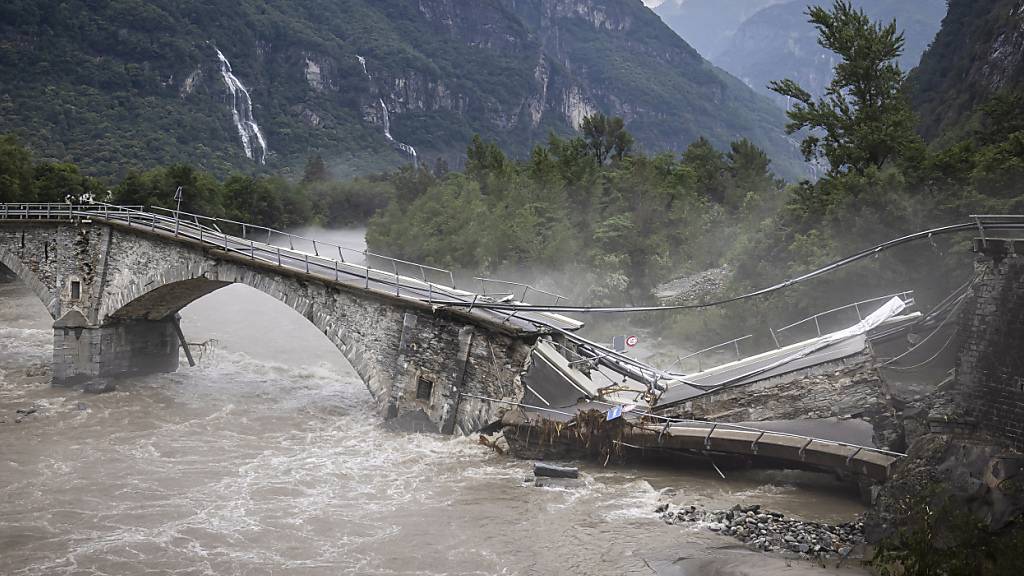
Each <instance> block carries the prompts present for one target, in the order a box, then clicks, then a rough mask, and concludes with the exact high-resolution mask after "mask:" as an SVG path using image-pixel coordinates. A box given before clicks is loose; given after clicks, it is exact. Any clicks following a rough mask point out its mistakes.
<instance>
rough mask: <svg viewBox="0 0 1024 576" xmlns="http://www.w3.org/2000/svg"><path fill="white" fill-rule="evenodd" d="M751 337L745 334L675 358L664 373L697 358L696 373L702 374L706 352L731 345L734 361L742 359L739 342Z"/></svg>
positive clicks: (751, 335) (751, 336)
mask: <svg viewBox="0 0 1024 576" xmlns="http://www.w3.org/2000/svg"><path fill="white" fill-rule="evenodd" d="M753 337H754V335H753V334H747V335H746V336H741V337H739V338H734V339H732V340H729V341H728V342H722V343H721V344H715V345H714V346H709V347H707V348H704V349H702V350H697V351H696V352H694V353H692V354H688V355H686V356H680V357H678V358H676V361H675V362H673V363H671V364H669V366H668V368H665V372H668V371H669V370H671V369H672V368H674V367H675V366H676V365H677V364H679V363H680V362H682V361H684V360H689V359H690V358H694V357H696V358H697V371H698V372H703V371H704V366H703V364H702V363H701V356H703V355H704V354H706V353H708V352H711V351H712V350H718V349H719V348H725V347H726V346H728V345H730V344H732V345H733V347H735V348H736V359H737V360H740V359H741V358H743V356H742V355H741V354H740V342H743V341H744V340H749V339H751V338H753Z"/></svg>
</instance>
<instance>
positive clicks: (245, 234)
mask: <svg viewBox="0 0 1024 576" xmlns="http://www.w3.org/2000/svg"><path fill="white" fill-rule="evenodd" d="M150 209H151V210H159V211H161V212H166V213H168V214H174V215H184V216H188V217H190V218H192V219H193V220H194V221H195V223H196V224H197V225H201V224H199V221H200V220H202V221H205V222H212V223H213V224H214V226H213V228H212V229H214V230H216V231H217V232H221V230H220V228H219V227H217V226H216V224H217V223H218V222H219V223H222V224H230V225H232V226H237V227H239V228H240V229H241V234H242V239H246V240H247V239H248V238H249V234H250V231H260V232H261V236H262V232H266V234H267V239H266V241H265V242H264V243H265V244H273V241H274V239H275V237H276V238H278V239H282V238H283V239H287V240H288V246H289V248H290V249H291V250H295V241H296V240H298V241H299V242H300V244H301V243H303V242H305V243H309V245H310V246H311V247H312V248H313V254H314V255H316V256H320V249H321V248H323V247H325V246H326V247H329V248H332V249H336V250H337V251H338V258H339V259H340V261H341V262H343V263H344V262H346V260H345V252H349V253H351V254H358V255H361V256H363V259H364V261H365V262H366V263H367V264H369V262H370V258H376V259H378V260H383V261H385V262H390V263H391V264H392V268H393V269H394V270H393V271H397V269H398V265H399V264H401V265H403V266H409V267H412V268H415V269H417V270H419V273H420V278H421V279H422V280H423V281H424V282H431V280H430V279H428V278H427V271H428V270H429V271H431V272H438V273H440V274H442V275H444V276H447V277H448V286H450V287H451V288H455V275H454V274H453V273H452V271H451V270H445V269H444V268H436V267H434V266H427V265H426V264H420V263H418V262H410V261H408V260H402V259H400V258H392V257H390V256H384V255H382V254H377V253H375V252H370V251H369V250H359V249H356V248H350V247H348V246H342V245H340V244H334V243H332V242H325V241H323V240H317V239H316V238H309V237H306V236H302V235H299V234H292V233H291V232H284V231H282V230H277V229H275V228H268V227H267V226H260V225H257V224H248V223H246V222H239V221H237V220H230V219H227V218H214V217H212V216H203V215H201V214H193V213H191V212H185V211H180V210H171V209H169V208H161V207H159V206H153V207H151V208H150ZM332 251H333V250H332Z"/></svg>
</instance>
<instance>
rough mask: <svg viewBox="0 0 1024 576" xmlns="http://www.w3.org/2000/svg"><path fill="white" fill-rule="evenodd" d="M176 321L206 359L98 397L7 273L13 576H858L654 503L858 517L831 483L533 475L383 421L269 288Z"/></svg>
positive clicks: (1, 495) (0, 465) (4, 487)
mask: <svg viewBox="0 0 1024 576" xmlns="http://www.w3.org/2000/svg"><path fill="white" fill-rule="evenodd" d="M182 316H183V321H182V326H183V328H184V330H185V333H186V335H187V337H188V339H189V341H191V342H203V341H206V340H209V339H216V340H217V342H216V343H215V344H213V343H211V344H210V345H208V346H207V347H206V349H205V351H204V352H203V355H202V358H201V359H200V363H199V366H197V367H195V368H188V366H187V363H185V362H184V358H183V359H182V367H181V368H180V369H179V370H178V372H177V373H175V374H163V375H154V376H147V377H140V378H131V379H124V380H121V381H119V382H118V384H117V390H116V391H115V392H111V393H107V394H101V395H92V394H85V393H83V392H82V391H81V390H79V389H74V388H54V387H51V386H50V384H49V376H50V373H49V364H50V356H51V354H52V332H51V330H50V328H49V326H50V324H51V323H52V320H51V319H50V318H49V317H48V315H47V313H46V311H45V309H44V308H43V306H42V305H41V304H40V303H39V301H38V300H37V299H36V298H35V296H34V295H33V294H32V293H31V292H29V291H28V290H27V288H25V287H24V286H23V285H22V284H20V283H17V282H16V283H8V284H0V574H4V575H36V574H38V575H51V574H82V575H86V574H89V575H114V574H142V573H146V574H187V575H191V574H218V575H223V574H246V575H269V574H289V575H291V574H297V575H320V574H324V575H326V574H331V575H335V574H374V575H413V574H416V575H440V574H480V575H485V574H486V575H490V574H503V575H506V574H507V575H547V574H595V575H604V574H609V575H611V574H663V575H691V574H694V575H695V574H701V575H723V576H724V575H754V574H757V575H773V574H819V573H820V574H824V573H828V574H862V573H864V572H861V571H859V570H857V569H855V568H844V569H840V570H835V569H828V570H825V569H822V568H821V567H816V566H815V565H814V564H812V563H811V562H810V561H808V560H786V559H783V558H781V557H779V556H773V555H764V554H759V553H754V552H751V551H748V550H746V549H745V548H743V547H742V546H741V545H740V544H739V543H738V542H737V541H736V540H733V539H732V538H729V537H726V536H721V535H718V534H715V533H712V532H710V531H708V530H707V529H706V528H705V527H703V526H700V525H666V524H665V523H664V522H663V521H662V520H660V519H659V518H658V515H657V514H655V513H654V508H655V507H656V506H657V505H658V504H659V503H661V502H673V503H675V504H703V505H705V506H707V507H708V508H728V507H730V506H732V505H733V504H737V503H739V504H753V503H756V504H761V505H763V506H765V507H766V508H768V509H771V510H776V511H780V512H784V513H786V514H787V516H789V515H792V516H797V517H802V518H805V519H811V520H821V521H830V522H844V521H849V520H851V519H852V518H853V517H854V516H855V515H856V514H858V513H859V512H861V511H862V507H861V506H860V504H859V503H858V501H857V499H856V496H855V494H852V493H850V492H849V491H847V490H845V489H842V488H840V487H838V486H837V485H835V484H833V483H832V482H831V480H830V479H829V478H828V477H826V476H823V475H813V474H804V473H792V472H733V473H728V479H727V480H723V479H721V478H720V477H719V476H718V475H717V474H716V473H715V472H714V470H713V469H711V468H708V469H687V470H672V469H665V468H642V467H608V468H603V467H601V466H600V465H597V464H583V465H582V470H583V478H584V480H583V484H582V486H580V487H578V488H547V487H544V488H538V487H534V486H532V485H528V484H526V483H524V482H523V479H524V477H525V476H528V475H530V471H531V463H530V462H525V461H519V460H515V459H511V458H508V457H504V456H500V455H498V454H495V453H493V452H491V451H490V450H489V449H488V448H486V447H484V446H481V445H479V444H477V443H476V442H475V440H474V439H473V438H461V437H459V438H450V437H443V436H437V435H426V434H406V433H399V432H391V431H388V430H386V429H385V428H384V427H383V426H382V425H381V420H380V418H379V417H378V416H377V414H376V413H375V412H374V410H373V405H372V402H371V399H370V397H369V394H368V393H367V391H366V389H365V387H364V386H363V384H362V383H361V382H360V380H359V378H358V377H357V376H356V375H355V373H354V372H353V371H352V369H351V368H350V367H349V366H348V365H347V363H346V361H345V360H344V358H343V357H342V356H341V354H340V353H339V352H338V351H337V350H336V349H335V348H334V347H333V346H332V345H331V344H330V342H328V341H327V339H326V338H325V337H324V336H323V335H322V334H320V333H319V332H317V330H316V329H315V328H313V327H312V326H311V325H309V324H308V323H307V322H306V321H305V320H304V319H303V318H301V317H299V315H297V314H295V313H294V312H293V311H292V310H290V309H289V308H287V307H285V306H284V305H283V304H280V303H278V302H276V301H275V300H273V299H271V298H270V297H268V296H265V295H263V294H261V293H258V292H256V291H254V290H252V289H249V288H246V287H240V286H230V287H228V288H224V289H222V290H220V291H218V292H215V293H214V294H211V295H209V296H207V297H205V298H203V299H202V300H199V301H197V302H195V303H193V304H192V305H190V306H189V307H187V308H186V309H185V310H184V311H183V312H182ZM31 407H35V408H36V412H35V413H34V414H29V415H22V414H18V413H17V412H16V411H17V410H18V409H22V410H25V409H29V408H31ZM19 419H20V420H21V421H20V422H18V421H17V420H19Z"/></svg>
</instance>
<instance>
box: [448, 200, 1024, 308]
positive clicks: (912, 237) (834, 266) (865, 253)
mask: <svg viewBox="0 0 1024 576" xmlns="http://www.w3.org/2000/svg"><path fill="white" fill-rule="evenodd" d="M982 224H983V225H984V226H986V227H987V228H990V229H1000V230H1024V220H1022V221H1021V222H1007V221H1005V220H997V221H983V222H982ZM977 226H978V223H977V222H968V223H963V224H953V225H950V226H942V227H939V228H933V229H931V230H925V231H922V232H917V233H914V234H909V235H907V236H902V237H900V238H895V239H893V240H889V241H887V242H883V243H881V244H878V245H875V246H872V247H871V248H867V249H864V250H861V251H859V252H856V253H854V254H852V255H850V256H847V257H845V258H842V259H840V260H836V261H834V262H832V263H831V264H828V265H826V266H823V267H821V268H818V269H817V270H813V271H811V272H808V273H807V274H804V275H802V276H798V277H796V278H791V279H789V280H786V281H784V282H779V283H778V284H775V285H773V286H769V287H767V288H762V289H760V290H756V291H753V292H749V293H747V294H741V295H739V296H732V297H729V298H723V299H720V300H715V301H712V302H702V303H694V304H671V305H665V306H625V307H609V306H535V305H528V304H514V303H499V302H479V301H477V302H475V303H469V302H461V301H435V302H434V303H435V304H436V305H438V306H440V307H453V308H466V307H475V308H484V309H488V310H505V311H509V312H519V311H521V312H549V313H575V314H590V313H604V314H628V313H640V312H665V311H672V310H695V309H700V308H710V307H713V306H721V305H723V304H729V303H732V302H737V301H740V300H748V299H751V298H756V297H759V296H765V295H767V294H771V293H773V292H777V291H779V290H783V289H785V288H788V287H790V286H794V285H796V284H800V283H802V282H805V281H807V280H810V279H812V278H816V277H818V276H822V275H824V274H828V273H830V272H833V271H835V270H838V269H840V268H843V267H846V266H848V265H850V264H853V263H854V262H857V261H859V260H862V259H864V258H868V257H870V256H873V255H876V254H879V253H881V252H884V251H886V250H889V249H892V248H895V247H897V246H901V245H903V244H908V243H910V242H915V241H917V240H921V239H927V238H931V237H933V236H939V235H944V234H954V233H958V232H969V231H974V230H976V229H977Z"/></svg>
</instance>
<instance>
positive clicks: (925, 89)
mask: <svg viewBox="0 0 1024 576" xmlns="http://www.w3.org/2000/svg"><path fill="white" fill-rule="evenodd" d="M910 80H911V99H912V101H913V103H914V107H915V108H916V109H917V110H918V113H919V116H920V118H921V124H920V126H921V133H922V135H923V136H924V137H925V138H927V139H929V140H935V139H936V138H938V137H939V136H940V135H943V136H944V137H946V138H949V139H950V141H955V139H957V138H958V137H959V136H961V135H962V133H963V131H964V130H966V129H967V128H968V125H969V124H970V122H971V120H972V119H973V118H974V116H975V114H976V112H977V108H978V106H979V105H981V104H984V103H985V102H986V101H988V100H989V99H990V98H991V97H992V96H994V95H996V94H997V93H999V92H1001V91H1019V90H1021V89H1022V88H1024V1H1022V0H950V2H949V14H948V15H947V16H946V19H945V20H944V21H943V23H942V29H941V30H940V31H939V34H938V36H936V38H935V42H934V43H933V44H932V46H931V47H930V48H929V49H928V51H927V52H926V53H925V54H924V56H923V57H922V58H921V65H920V67H918V69H917V70H915V71H914V72H913V74H911V77H910Z"/></svg>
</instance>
